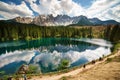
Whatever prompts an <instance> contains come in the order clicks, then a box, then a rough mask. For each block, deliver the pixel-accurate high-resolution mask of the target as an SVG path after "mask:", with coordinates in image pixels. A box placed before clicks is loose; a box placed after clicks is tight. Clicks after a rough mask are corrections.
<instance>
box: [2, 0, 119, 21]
mask: <svg viewBox="0 0 120 80" xmlns="http://www.w3.org/2000/svg"><path fill="white" fill-rule="evenodd" d="M24 1H26V2H27V3H29V4H30V7H31V9H32V10H33V11H34V12H36V13H38V14H53V15H54V16H56V15H58V14H66V15H69V16H79V15H84V16H87V17H89V18H93V17H97V18H100V19H102V20H108V19H114V20H116V21H118V22H120V18H119V16H120V0H94V1H93V2H92V5H91V6H90V7H89V8H84V7H82V6H81V5H80V4H78V3H75V2H74V1H73V0H24ZM36 2H39V3H36ZM13 14H14V15H13ZM0 15H1V16H3V17H5V18H6V19H8V18H14V17H16V16H32V15H34V14H33V12H32V11H31V10H30V9H29V8H28V7H27V5H26V4H25V2H22V3H21V4H20V5H15V4H7V3H4V2H1V1H0Z"/></svg>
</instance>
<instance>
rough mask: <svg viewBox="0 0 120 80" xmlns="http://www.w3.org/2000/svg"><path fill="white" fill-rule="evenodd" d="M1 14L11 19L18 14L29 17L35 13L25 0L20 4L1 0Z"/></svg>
mask: <svg viewBox="0 0 120 80" xmlns="http://www.w3.org/2000/svg"><path fill="white" fill-rule="evenodd" d="M0 15H1V16H3V17H4V18H5V19H10V18H15V17H17V16H26V17H29V16H32V15H33V12H32V11H31V10H30V9H29V8H28V7H27V5H26V3H25V2H24V1H23V2H22V3H21V4H20V5H15V4H13V3H11V4H7V3H5V2H1V1H0Z"/></svg>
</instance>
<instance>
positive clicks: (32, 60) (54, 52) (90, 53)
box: [0, 38, 111, 74]
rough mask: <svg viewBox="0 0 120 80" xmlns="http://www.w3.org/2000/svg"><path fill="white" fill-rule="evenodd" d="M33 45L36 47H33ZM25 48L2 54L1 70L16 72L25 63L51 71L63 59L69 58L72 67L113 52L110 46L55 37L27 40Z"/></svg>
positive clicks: (0, 60)
mask: <svg viewBox="0 0 120 80" xmlns="http://www.w3.org/2000/svg"><path fill="white" fill-rule="evenodd" d="M67 41H68V42H67ZM97 41H98V40H97ZM102 43H103V42H102ZM102 43H101V44H102ZM103 44H104V43H103ZM108 45H110V44H108ZM33 46H34V47H35V48H32V47H33ZM19 47H20V46H19ZM22 48H23V47H22ZM24 48H25V49H24V50H17V48H16V50H15V51H11V52H6V53H5V54H1V55H0V71H6V73H7V74H8V73H14V72H15V71H16V70H17V69H18V67H19V66H20V65H21V64H23V63H25V64H35V65H38V66H39V68H40V70H41V71H42V72H50V71H54V70H56V69H57V67H58V65H59V64H60V61H61V60H62V59H67V60H69V62H70V67H72V66H77V65H81V64H84V63H86V62H89V61H92V60H94V59H98V58H99V57H102V56H103V55H108V54H110V52H111V51H110V47H108V46H107V47H106V46H97V45H93V44H90V43H85V42H80V41H76V40H70V39H69V40H68V39H53V38H52V39H44V40H34V41H29V42H26V45H24ZM15 65H16V67H15Z"/></svg>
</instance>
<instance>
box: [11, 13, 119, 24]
mask: <svg viewBox="0 0 120 80" xmlns="http://www.w3.org/2000/svg"><path fill="white" fill-rule="evenodd" d="M11 21H14V22H18V23H26V24H35V25H38V26H67V25H76V26H92V25H109V24H120V23H118V22H116V21H115V20H107V21H101V20H100V19H98V18H91V19H89V18H87V17H86V16H82V15H81V16H76V17H70V16H68V15H57V16H56V17H54V16H53V15H39V16H37V17H35V18H29V17H16V18H14V19H11Z"/></svg>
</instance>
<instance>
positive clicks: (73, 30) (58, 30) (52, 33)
mask: <svg viewBox="0 0 120 80" xmlns="http://www.w3.org/2000/svg"><path fill="white" fill-rule="evenodd" d="M119 32H120V25H108V26H82V27H80V26H66V27H65V26H59V27H52V26H50V27H45V26H36V25H32V24H21V23H15V22H9V21H0V41H7V40H24V39H26V40H31V39H36V38H45V37H66V38H105V39H108V40H111V41H119V40H120V36H119Z"/></svg>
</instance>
